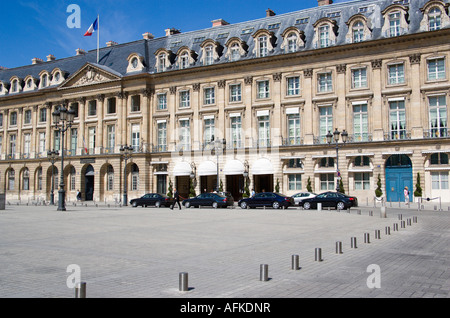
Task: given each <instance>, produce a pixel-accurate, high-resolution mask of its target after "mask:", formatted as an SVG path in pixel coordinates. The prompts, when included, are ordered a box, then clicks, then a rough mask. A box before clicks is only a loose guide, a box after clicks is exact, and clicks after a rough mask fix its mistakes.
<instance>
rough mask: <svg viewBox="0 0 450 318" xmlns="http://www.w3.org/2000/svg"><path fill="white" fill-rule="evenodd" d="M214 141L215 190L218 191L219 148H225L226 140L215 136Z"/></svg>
mask: <svg viewBox="0 0 450 318" xmlns="http://www.w3.org/2000/svg"><path fill="white" fill-rule="evenodd" d="M213 142H214V151H215V152H216V159H217V184H216V191H217V192H219V188H220V180H219V150H223V149H225V147H226V145H227V141H226V140H225V139H219V138H217V139H216V140H215V141H213Z"/></svg>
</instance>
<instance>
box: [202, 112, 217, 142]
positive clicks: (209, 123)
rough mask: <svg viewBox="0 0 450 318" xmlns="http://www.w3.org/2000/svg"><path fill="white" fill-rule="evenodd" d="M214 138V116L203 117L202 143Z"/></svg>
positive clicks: (211, 140)
mask: <svg viewBox="0 0 450 318" xmlns="http://www.w3.org/2000/svg"><path fill="white" fill-rule="evenodd" d="M214 138H215V120H214V117H213V116H212V117H210V116H208V117H205V118H204V119H203V143H204V144H205V145H207V144H209V143H211V142H213V141H214Z"/></svg>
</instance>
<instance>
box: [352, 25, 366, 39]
mask: <svg viewBox="0 0 450 318" xmlns="http://www.w3.org/2000/svg"><path fill="white" fill-rule="evenodd" d="M352 35H353V36H352V38H353V43H358V42H362V41H363V39H364V24H363V23H362V22H361V21H357V22H355V23H354V24H353V27H352Z"/></svg>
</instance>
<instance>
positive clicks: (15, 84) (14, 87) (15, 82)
mask: <svg viewBox="0 0 450 318" xmlns="http://www.w3.org/2000/svg"><path fill="white" fill-rule="evenodd" d="M17 87H18V81H17V80H14V81H13V83H12V92H13V93H16V92H17Z"/></svg>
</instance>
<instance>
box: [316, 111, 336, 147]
mask: <svg viewBox="0 0 450 318" xmlns="http://www.w3.org/2000/svg"><path fill="white" fill-rule="evenodd" d="M319 111H320V114H319V116H320V117H319V136H320V143H326V141H327V137H326V136H327V134H328V132H329V131H333V108H332V106H322V107H319Z"/></svg>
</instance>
